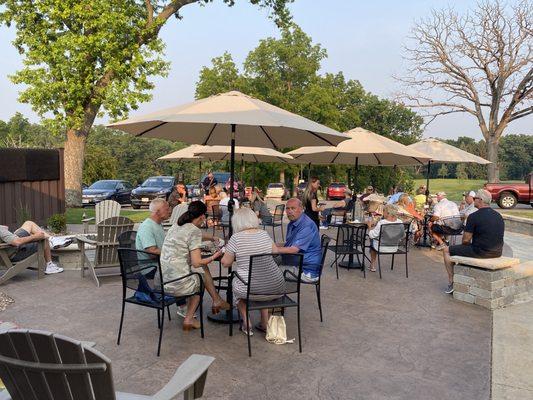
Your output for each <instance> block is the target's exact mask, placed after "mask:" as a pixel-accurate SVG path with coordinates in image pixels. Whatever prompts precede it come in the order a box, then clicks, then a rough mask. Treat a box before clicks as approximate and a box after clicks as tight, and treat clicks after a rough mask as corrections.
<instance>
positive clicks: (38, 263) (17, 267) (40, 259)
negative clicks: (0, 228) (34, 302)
mask: <svg viewBox="0 0 533 400" xmlns="http://www.w3.org/2000/svg"><path fill="white" fill-rule="evenodd" d="M45 240H48V239H43V240H40V241H39V242H37V253H35V254H32V255H31V256H29V257H27V258H25V259H24V260H21V261H17V262H12V261H11V260H10V259H9V257H8V255H7V254H8V252H7V250H8V249H10V248H12V246H11V245H9V244H7V243H1V244H0V269H5V270H6V271H5V272H4V273H3V274H2V275H1V276H0V285H1V284H2V283H5V282H7V281H8V280H9V279H11V278H13V277H14V276H15V275H17V274H19V273H20V272H22V271H24V270H25V269H26V268H31V269H35V268H37V279H41V278H42V277H43V276H44V269H45V263H44V241H45Z"/></svg>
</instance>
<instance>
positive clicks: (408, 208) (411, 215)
mask: <svg viewBox="0 0 533 400" xmlns="http://www.w3.org/2000/svg"><path fill="white" fill-rule="evenodd" d="M397 206H398V218H400V219H401V220H402V222H404V223H410V224H411V225H410V227H409V230H410V232H411V233H412V234H413V236H414V243H417V242H418V241H419V240H420V237H421V236H422V229H421V227H422V220H423V219H424V217H423V216H422V214H421V213H419V212H418V211H417V210H416V208H415V204H414V202H413V200H411V198H410V197H409V195H407V194H402V195H401V196H400V199H399V200H398V203H397Z"/></svg>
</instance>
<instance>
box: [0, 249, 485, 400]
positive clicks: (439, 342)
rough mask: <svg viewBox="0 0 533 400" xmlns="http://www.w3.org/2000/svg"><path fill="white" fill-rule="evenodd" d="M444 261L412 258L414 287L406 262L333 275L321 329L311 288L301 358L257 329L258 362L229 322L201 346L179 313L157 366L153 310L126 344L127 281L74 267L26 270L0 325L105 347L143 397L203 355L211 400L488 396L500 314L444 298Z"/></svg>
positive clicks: (132, 310)
mask: <svg viewBox="0 0 533 400" xmlns="http://www.w3.org/2000/svg"><path fill="white" fill-rule="evenodd" d="M435 256H436V254H435V252H433V253H431V252H430V251H428V250H414V251H413V252H412V253H411V254H410V274H409V276H410V277H409V279H406V278H405V275H404V270H403V263H402V262H400V263H398V265H397V268H395V270H394V271H390V270H385V271H384V277H383V280H379V278H378V276H377V275H376V274H375V273H369V274H368V276H367V279H366V280H365V279H363V277H362V274H361V273H360V271H346V270H341V271H340V279H339V280H337V279H335V274H334V270H333V269H330V268H329V267H327V268H326V269H325V273H324V277H323V304H324V309H325V320H324V322H323V323H320V320H319V315H318V309H317V305H316V299H315V296H314V290H313V289H312V288H309V287H307V288H304V290H303V307H302V308H303V310H302V314H303V324H302V325H303V353H302V354H299V353H298V346H297V344H287V345H285V346H276V345H272V344H269V343H267V342H266V341H265V340H264V339H263V337H262V336H261V335H260V333H259V332H257V333H256V334H255V335H254V337H253V338H252V351H253V357H252V358H251V359H250V358H248V356H247V351H246V338H245V336H244V335H242V334H241V333H240V332H238V331H237V332H236V333H235V335H234V336H233V337H229V336H228V331H227V326H222V325H217V324H214V323H212V322H207V324H206V337H205V339H203V340H202V339H201V338H200V334H199V332H189V333H185V332H183V331H182V330H181V329H180V328H181V321H180V319H179V318H178V317H177V316H174V318H173V319H172V321H171V322H170V323H166V324H165V332H164V336H163V345H162V351H161V357H159V358H158V357H156V345H157V332H158V331H157V323H156V315H155V311H153V310H150V309H145V308H140V307H135V306H130V307H127V308H126V317H125V325H124V332H123V337H122V344H121V345H120V346H117V345H116V334H117V329H118V322H119V316H120V297H121V285H120V281H119V279H118V278H108V279H107V280H104V284H103V286H102V287H100V288H96V287H95V286H94V284H93V282H92V281H91V280H89V279H88V278H86V279H83V280H82V279H80V276H79V272H75V271H66V272H65V273H63V274H60V275H55V276H54V275H53V276H47V277H46V278H44V279H42V280H37V279H36V277H35V274H34V273H33V272H30V271H28V272H27V273H25V274H23V275H22V276H19V277H17V278H16V279H14V280H12V281H11V282H9V283H8V284H6V285H4V286H3V287H2V288H1V290H2V291H3V292H5V293H7V294H8V295H9V296H11V297H13V298H14V299H15V303H14V304H12V305H10V306H9V307H8V308H7V309H6V310H5V311H4V312H2V313H0V320H2V321H11V322H15V323H17V324H18V325H19V326H20V327H27V328H32V329H43V330H49V331H54V332H59V333H61V334H64V335H67V336H71V337H73V338H77V339H80V340H86V341H94V342H96V348H97V349H98V350H100V351H102V352H103V353H104V354H106V355H107V356H109V357H110V358H111V359H112V360H113V374H114V377H115V382H116V389H117V390H124V391H126V390H127V391H131V392H136V393H140V394H151V393H154V392H155V391H157V390H158V389H159V388H161V387H162V386H163V384H164V383H165V382H167V380H168V379H169V377H170V376H171V375H172V374H173V372H174V371H175V369H176V367H177V366H178V365H179V364H180V363H181V362H183V361H184V360H185V359H186V358H187V357H188V356H189V355H190V354H193V353H199V354H209V355H212V356H214V357H216V361H215V363H214V364H213V365H212V367H211V369H210V371H209V375H208V380H207V385H206V392H205V398H206V399H245V398H246V399H268V400H272V399H385V398H386V399H465V398H468V399H488V398H489V397H490V386H491V385H490V371H491V366H490V364H491V314H490V313H489V312H488V311H487V310H484V309H481V308H478V307H477V306H473V305H466V304H462V303H458V302H456V301H454V300H453V298H452V297H451V296H449V295H446V294H444V293H443V292H442V289H443V288H444V286H445V284H446V278H445V273H444V269H443V266H442V264H441V262H440V259H439V258H438V257H435ZM330 259H331V256H330V257H328V260H329V261H330ZM207 301H209V300H207ZM295 317H296V315H295V311H293V310H288V311H287V313H286V320H287V327H288V328H287V329H288V336H289V337H295V336H296V328H295V327H296V318H295Z"/></svg>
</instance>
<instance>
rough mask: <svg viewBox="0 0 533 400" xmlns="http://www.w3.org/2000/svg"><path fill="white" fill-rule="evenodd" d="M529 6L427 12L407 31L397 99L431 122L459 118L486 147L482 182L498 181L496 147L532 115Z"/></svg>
mask: <svg viewBox="0 0 533 400" xmlns="http://www.w3.org/2000/svg"><path fill="white" fill-rule="evenodd" d="M532 30H533V3H531V1H528V0H518V1H514V2H513V4H512V5H507V4H504V3H502V2H500V1H499V0H488V1H482V2H481V3H479V4H478V6H477V8H476V9H474V10H472V11H470V12H468V13H466V14H464V15H459V14H458V13H457V12H456V11H454V10H453V9H445V10H442V11H434V12H433V13H432V15H431V17H429V18H427V19H425V20H422V21H420V22H418V23H417V24H416V25H415V26H414V28H413V31H412V37H411V39H412V42H413V43H412V45H410V46H409V47H407V48H406V58H407V60H408V61H409V63H410V69H409V70H408V73H407V74H406V75H407V76H406V77H403V78H399V80H400V81H402V82H403V83H405V84H406V89H405V90H404V92H403V93H402V94H401V97H402V98H403V99H404V100H405V101H406V102H407V104H408V105H410V106H413V107H416V108H418V109H424V110H427V111H428V112H427V115H428V116H429V117H431V118H434V117H436V116H439V115H445V114H451V113H467V114H471V115H472V116H474V117H475V118H476V119H477V122H478V124H479V127H480V129H481V132H482V134H483V137H484V138H485V141H486V144H487V157H488V159H489V160H490V161H491V162H492V164H489V166H488V178H489V180H490V181H498V180H499V167H498V145H499V142H500V138H501V136H502V134H503V133H504V131H505V129H506V128H507V126H508V125H509V123H511V122H512V121H515V120H517V119H519V118H524V117H526V116H527V115H530V114H531V113H533V105H532V104H533V101H532V100H533V34H532Z"/></svg>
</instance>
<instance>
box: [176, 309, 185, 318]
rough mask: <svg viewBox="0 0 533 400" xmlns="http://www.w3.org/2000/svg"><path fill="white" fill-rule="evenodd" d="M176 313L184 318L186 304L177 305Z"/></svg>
mask: <svg viewBox="0 0 533 400" xmlns="http://www.w3.org/2000/svg"><path fill="white" fill-rule="evenodd" d="M176 314H178V316H180V317H181V318H185V316H186V315H187V306H178V311H176Z"/></svg>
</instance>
